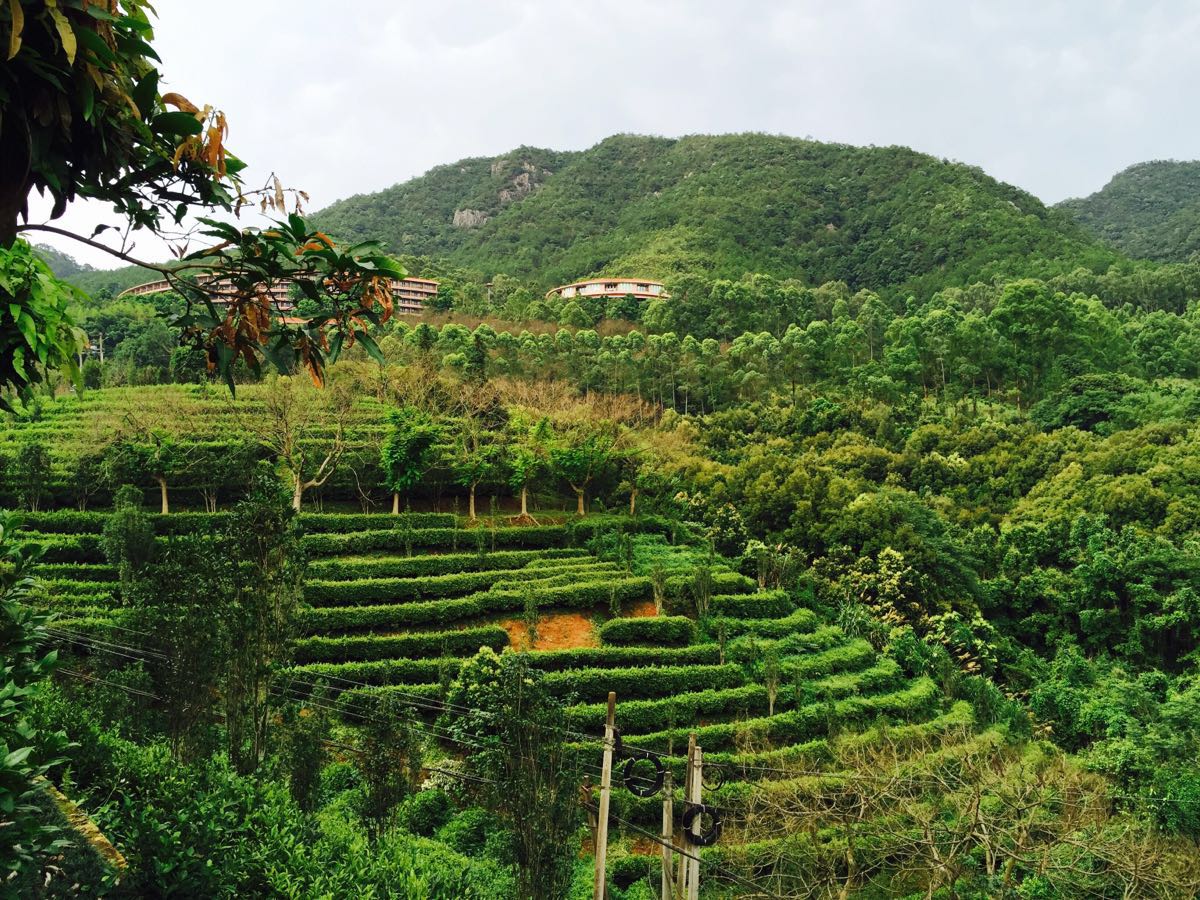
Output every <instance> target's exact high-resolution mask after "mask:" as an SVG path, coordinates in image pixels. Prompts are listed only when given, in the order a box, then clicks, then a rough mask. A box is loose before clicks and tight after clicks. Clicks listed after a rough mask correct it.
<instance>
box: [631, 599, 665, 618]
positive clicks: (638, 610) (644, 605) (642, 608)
mask: <svg viewBox="0 0 1200 900" xmlns="http://www.w3.org/2000/svg"><path fill="white" fill-rule="evenodd" d="M625 615H626V616H628V617H629V618H631V619H649V618H653V617H654V616H657V615H658V610H656V609H655V608H654V601H653V600H638V601H637V602H636V603H631V604H630V605H629V608H628V609H626V610H625Z"/></svg>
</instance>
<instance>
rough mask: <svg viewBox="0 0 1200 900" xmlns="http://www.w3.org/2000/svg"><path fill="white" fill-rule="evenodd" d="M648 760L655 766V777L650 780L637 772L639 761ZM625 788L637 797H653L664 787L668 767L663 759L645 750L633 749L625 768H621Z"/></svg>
mask: <svg viewBox="0 0 1200 900" xmlns="http://www.w3.org/2000/svg"><path fill="white" fill-rule="evenodd" d="M641 762H648V763H650V764H652V765H653V766H654V777H653V779H651V780H650V781H647V780H646V779H645V778H640V777H639V776H638V774H637V772H636V769H637V765H638V763H641ZM621 777H622V779H624V781H625V788H626V790H628V791H629V792H630V793H631V794H633V795H634V796H635V797H653V796H654V795H655V794H657V793H658V792H659V791H661V790H662V788H663V783H664V782H665V781H666V778H667V767H666V766H665V765H663V762H662V760H661V759H659V758H658V757H657V756H653V755H651V754H649V753H647V752H646V751H645V750H637V749H632V750H630V751H629V758H628V759H626V760H625V768H624V769H622V770H621Z"/></svg>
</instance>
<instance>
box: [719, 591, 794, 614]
mask: <svg viewBox="0 0 1200 900" xmlns="http://www.w3.org/2000/svg"><path fill="white" fill-rule="evenodd" d="M710 609H711V611H712V614H713V615H715V616H725V617H729V618H734V619H784V618H787V617H788V616H789V615H791V613H792V612H794V611H795V609H796V604H795V603H793V602H792V598H791V597H789V596H788V593H787V591H761V592H759V593H757V594H714V595H713V597H712V601H711V606H710Z"/></svg>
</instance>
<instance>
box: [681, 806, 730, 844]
mask: <svg viewBox="0 0 1200 900" xmlns="http://www.w3.org/2000/svg"><path fill="white" fill-rule="evenodd" d="M705 815H707V816H711V817H712V828H710V829H709V830H708V831H701V832H700V833H699V834H692V825H694V824H695V822H696V819H697V818H698V817H700V816H705ZM681 824H682V825H683V838H684V840H686V841H687V842H688V843H689V844H691V845H692V846H693V847H711V846H712V845H713V844H715V843H716V842H717V841H718V840H720V838H721V829H722V828H724V823H723V822H722V820H721V810H719V809H717V808H716V807H715V806H705V805H704V804H703V803H689V804H688V806H687V808H686V809H684V811H683V821H682V823H681Z"/></svg>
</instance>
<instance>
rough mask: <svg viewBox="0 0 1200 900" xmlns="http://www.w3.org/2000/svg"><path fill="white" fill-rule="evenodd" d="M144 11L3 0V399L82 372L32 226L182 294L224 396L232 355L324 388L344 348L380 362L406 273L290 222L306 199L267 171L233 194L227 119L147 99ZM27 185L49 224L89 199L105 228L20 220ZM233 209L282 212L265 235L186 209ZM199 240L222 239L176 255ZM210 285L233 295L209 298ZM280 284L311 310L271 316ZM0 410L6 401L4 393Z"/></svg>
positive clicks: (154, 86) (149, 36)
mask: <svg viewBox="0 0 1200 900" xmlns="http://www.w3.org/2000/svg"><path fill="white" fill-rule="evenodd" d="M150 11H151V7H150V4H149V3H148V2H147V0H87V2H84V0H9V2H8V3H7V4H5V5H4V6H3V7H0V52H4V53H5V63H4V65H3V67H0V121H2V122H3V123H4V124H3V128H0V392H10V393H17V394H18V395H22V394H26V393H27V392H28V390H29V388H30V387H31V386H32V385H34V384H36V383H38V382H40V381H42V380H43V379H44V378H45V374H46V372H47V371H48V370H52V369H61V370H64V371H66V372H67V373H68V374H69V375H71V376H72V377H77V375H78V372H77V369H76V362H75V360H76V352H77V351H78V350H79V348H80V347H81V345H82V340H83V336H82V333H81V332H80V331H79V329H77V328H75V327H74V325H73V323H72V321H71V316H70V312H69V305H70V304H71V303H72V302H73V301H75V300H77V299H79V298H80V296H81V295H80V293H79V292H78V291H77V290H75V289H74V288H72V287H70V286H69V285H67V284H65V283H64V282H61V281H59V280H58V279H56V278H55V277H54V275H53V274H52V273H51V271H50V269H49V268H48V267H47V266H46V265H45V263H44V262H42V261H41V260H40V259H39V258H38V257H37V256H36V254H35V253H34V252H33V250H32V248H31V247H30V245H29V244H28V243H27V242H26V241H25V240H22V239H21V235H22V234H26V233H30V232H49V233H53V234H57V235H59V236H62V237H65V238H68V239H71V240H75V241H78V242H80V243H84V244H88V245H90V246H92V247H95V248H97V249H102V250H105V251H107V252H109V253H111V254H113V255H114V256H116V257H118V258H120V259H121V260H123V261H124V262H126V263H132V264H136V265H143V266H145V267H146V268H149V269H152V270H155V271H157V272H159V273H160V274H161V275H162V276H163V277H164V278H167V279H168V280H169V281H170V282H171V283H172V284H173V286H175V287H176V288H177V289H178V290H180V291H181V292H182V293H183V294H184V295H185V297H186V299H187V301H188V302H187V305H188V312H187V313H186V314H185V315H184V316H183V317H182V318H181V319H180V320H179V323H178V324H180V325H181V326H182V327H183V328H184V329H185V332H186V333H187V334H188V335H189V336H190V338H191V339H193V340H195V341H197V342H199V343H201V344H203V345H204V346H205V348H206V350H207V352H208V359H209V365H210V366H211V367H214V368H218V369H220V370H221V372H222V374H224V375H225V377H226V380H227V381H228V383H229V384H230V386H231V387H232V366H233V363H234V361H235V360H236V359H238V358H241V359H242V360H244V361H245V362H246V363H247V364H248V365H250V366H251V367H252V368H254V369H257V368H258V366H259V363H260V359H262V358H268V359H271V360H272V361H273V362H275V363H276V364H277V365H279V366H281V367H282V366H286V365H290V364H291V363H292V362H293V361H294V360H299V361H300V362H301V364H303V365H305V366H306V367H307V368H308V369H309V371H310V372H311V374H312V376H313V377H314V379H317V380H320V379H321V378H322V373H323V371H324V366H325V363H326V362H327V361H328V360H332V359H336V358H337V356H338V354H339V353H340V351H341V349H342V347H343V346H348V345H349V344H351V343H353V342H355V341H359V342H361V343H362V344H363V345H364V346H365V347H366V349H367V351H368V352H370V353H372V354H373V355H378V348H376V347H375V346H374V342H373V341H372V340H371V338H370V336H369V335H368V333H367V329H368V327H369V325H370V324H372V323H377V322H379V321H381V320H382V319H386V318H387V317H388V316H390V314H391V311H392V297H391V289H390V284H389V282H388V279H389V278H390V277H403V274H404V271H403V269H402V268H401V267H400V266H399V265H398V264H397V263H395V262H394V261H393V260H391V259H390V258H388V257H387V256H385V255H384V254H383V253H382V252H381V250H380V248H379V246H378V245H377V244H374V243H370V242H368V243H364V244H358V245H355V246H353V247H350V248H345V249H342V248H339V247H338V246H337V245H335V244H334V242H333V241H331V240H330V239H329V238H328V237H326V236H325V235H323V234H321V233H320V232H318V231H316V230H314V229H312V228H311V227H310V226H309V225H308V223H307V222H305V221H304V219H303V218H302V217H301V216H300V215H299V207H300V201H301V199H303V198H304V194H303V193H302V192H300V191H285V189H284V187H283V185H282V184H281V183H280V182H279V179H278V178H276V177H275V176H274V175H272V176H270V177H269V178H268V179H267V180H266V183H265V184H264V185H263V186H262V187H261V188H259V189H257V190H245V188H246V185H245V184H244V182H243V181H242V178H241V172H242V171H243V170H244V168H245V164H244V163H243V162H242V161H241V160H239V159H238V158H237V157H235V156H234V155H232V154H231V153H230V152H229V151H228V150H227V148H226V147H225V143H224V141H225V136H226V133H227V130H228V129H227V123H226V120H225V116H224V114H223V113H221V112H220V111H219V110H216V109H213V108H212V107H211V106H205V105H203V104H200V105H197V104H194V103H192V102H191V101H190V100H188V99H187V98H186V97H184V96H182V95H181V94H178V93H173V92H168V93H165V94H161V93H160V92H159V80H160V73H159V69H158V64H159V59H158V56H157V54H156V53H155V51H154V48H153V47H152V46H151V41H152V40H153V30H152V28H151V24H150V18H149V13H150ZM34 190H37V191H38V192H40V193H42V194H48V195H49V196H50V198H51V199H52V201H53V208H52V210H51V218H52V219H56V218H58V217H59V216H61V215H62V214H63V212H64V211H65V210H66V207H67V204H68V203H70V202H72V201H73V200H76V199H78V198H89V199H96V200H100V201H102V203H104V204H107V205H108V206H109V207H110V208H111V209H113V211H114V222H113V223H112V224H106V225H103V226H101V227H100V228H98V229H97V230H96V231H95V232H93V233H92V235H90V236H85V235H80V234H75V233H73V232H71V231H69V230H68V229H64V228H61V227H58V226H55V225H50V224H46V223H31V222H30V221H29V214H28V206H29V199H28V198H29V194H30V193H31V192H32V191H34ZM289 193H290V194H291V198H292V201H294V202H293V204H292V206H293V209H294V210H295V211H294V212H292V213H291V214H290V215H289V214H288V211H287V209H286V206H287V205H288V194H289ZM245 206H258V207H260V208H261V209H262V210H263V211H264V212H265V211H266V210H268V209H270V210H272V211H274V212H275V213H276V214H278V215H279V216H286V219H285V220H283V221H280V222H278V223H277V224H276V226H275V227H272V228H269V229H266V230H260V229H253V228H248V229H244V230H239V229H237V228H234V227H233V226H230V225H226V224H223V223H220V222H217V221H214V220H211V219H199V220H198V224H196V225H195V226H188V225H186V224H185V223H187V222H190V221H191V220H190V218H189V217H190V216H191V215H193V214H195V213H197V212H199V213H211V212H230V211H236V210H239V209H241V208H242V207H245ZM181 226H184V228H183V230H184V231H185V234H184V235H183V236H182V237H180V236H179V235H178V231H179V229H180V227H181ZM105 229H113V230H114V233H117V234H124V235H125V237H124V238H123V239H122V241H121V242H120V245H119V246H111V247H110V246H108V245H105V244H102V243H100V242H98V241H97V240H96V237H97V235H99V233H100V232H101V231H104V230H105ZM138 232H149V233H151V234H153V235H157V236H159V237H162V238H164V239H166V240H168V241H169V242H172V243H173V246H174V247H175V251H176V255H178V256H180V257H181V259H179V260H178V261H176V262H174V263H170V264H166V265H156V264H153V263H147V262H145V261H142V260H139V259H136V258H134V257H133V256H131V255H130V253H129V239H130V238H131V237H134V236H137V233H138ZM196 232H199V233H200V234H201V235H203V236H205V237H207V238H210V239H213V240H215V241H216V242H218V243H217V244H216V246H213V247H210V248H206V249H203V250H199V251H196V252H194V253H191V254H187V246H188V242H189V239H190V238H193V237H195V236H196ZM185 254H186V255H185ZM193 276H194V279H193V280H191V281H187V279H189V278H192V277H193ZM215 278H224V279H226V285H227V287H228V288H229V292H228V293H224V294H223V296H222V302H221V303H220V304H219V305H218V304H216V303H214V302H213V298H214V295H215V289H216V286H215V284H213V283H212V279H215ZM280 278H293V279H295V280H296V283H297V284H298V288H299V289H300V290H301V291H302V292H303V293H304V295H305V296H306V297H310V298H311V299H314V300H318V301H320V302H319V304H318V308H317V310H316V311H315V312H314V314H312V315H310V316H303V317H300V321H298V322H297V321H287V322H285V321H284V320H283V318H282V317H281V316H280V315H279V314H278V313H279V310H277V309H276V308H274V307H273V306H272V304H271V301H270V299H269V296H268V295H267V293H266V292H265V291H264V290H263V288H264V287H265V286H269V285H271V284H272V283H274V282H275V281H277V280H278V279H280ZM0 403H3V404H5V405H7V403H8V401H7V400H5V398H4V396H0Z"/></svg>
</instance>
